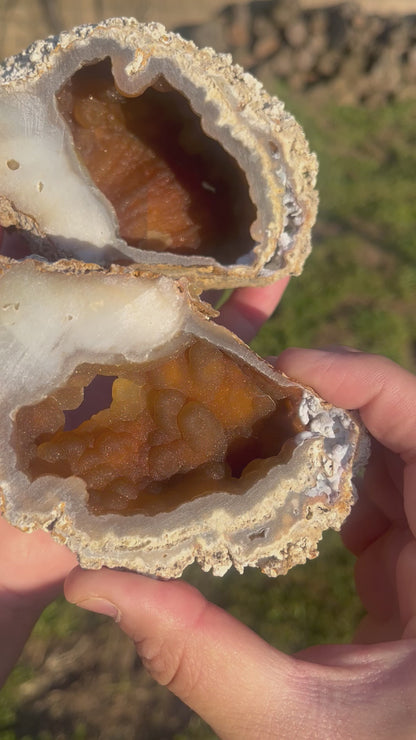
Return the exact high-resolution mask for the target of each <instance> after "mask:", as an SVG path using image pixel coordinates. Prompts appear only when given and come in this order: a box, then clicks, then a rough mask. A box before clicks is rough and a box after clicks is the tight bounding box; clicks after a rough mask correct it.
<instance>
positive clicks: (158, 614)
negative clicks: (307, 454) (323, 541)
mask: <svg viewBox="0 0 416 740" xmlns="http://www.w3.org/2000/svg"><path fill="white" fill-rule="evenodd" d="M277 365H278V366H279V368H280V369H281V370H283V371H284V372H286V373H287V374H288V375H291V376H292V377H295V378H297V379H299V380H301V381H302V382H303V383H305V384H308V385H311V386H312V387H314V388H315V390H317V391H318V392H319V393H320V394H321V395H323V396H324V397H325V398H326V399H328V400H329V401H330V402H332V403H334V404H336V405H339V406H343V407H346V408H357V409H359V410H360V414H361V417H362V419H363V421H364V423H365V425H366V426H367V427H368V429H369V430H370V432H371V433H372V435H373V436H374V438H375V442H374V450H373V454H372V457H371V462H370V464H369V466H368V469H367V473H366V475H365V478H364V481H363V485H362V490H361V491H360V497H359V500H358V502H357V504H356V505H355V507H354V509H353V512H352V515H351V517H350V518H349V520H348V521H347V523H346V525H345V528H344V539H345V542H346V544H347V546H348V547H350V548H351V549H352V550H353V551H354V552H355V553H356V554H357V555H358V560H357V573H356V576H357V589H358V593H359V595H360V597H361V598H362V600H363V603H364V606H365V608H366V610H367V612H368V616H367V617H366V619H365V620H364V622H363V624H362V625H361V626H360V628H359V631H358V635H357V639H358V640H359V642H361V643H364V644H353V645H338V646H334V645H324V646H316V647H311V648H308V649H307V650H305V651H302V652H301V653H298V654H297V655H295V656H293V657H289V656H286V655H284V654H282V653H280V652H279V651H277V650H275V649H274V648H272V647H270V646H269V645H267V644H266V643H265V642H264V641H263V640H262V639H260V637H258V636H257V635H255V634H254V633H253V632H252V631H251V630H249V629H248V628H247V627H245V626H243V625H242V624H240V623H239V622H238V621H237V620H235V619H234V618H233V617H231V616H230V615H228V614H227V613H226V612H224V611H222V610H221V609H219V608H217V607H216V606H214V605H213V604H210V603H208V602H207V601H205V599H204V598H203V597H202V595H201V594H200V593H199V592H198V591H197V590H196V589H194V588H193V587H191V586H189V585H188V584H186V583H183V582H180V581H177V582H174V581H170V582H161V581H156V580H151V579H148V578H146V577H144V576H140V575H135V574H131V573H120V572H115V571H110V570H106V569H103V570H101V571H81V570H80V569H75V570H74V571H72V573H71V574H70V576H69V577H68V579H67V581H66V586H65V593H66V597H67V599H68V600H69V601H71V602H73V603H77V604H78V605H80V606H82V607H84V608H86V609H90V610H92V611H96V612H99V613H104V614H108V615H110V616H112V617H113V618H114V619H115V621H116V622H117V623H118V624H119V625H120V627H121V629H122V630H124V631H125V632H126V633H127V634H128V635H129V636H130V637H131V638H132V639H133V641H134V643H135V645H136V648H137V651H138V653H139V655H140V656H141V658H142V661H143V663H144V665H145V666H146V667H147V669H148V670H149V672H150V673H151V674H152V676H153V677H154V678H155V679H156V680H157V681H159V683H161V684H164V685H166V686H167V687H168V688H170V689H171V690H172V691H173V692H174V693H175V694H177V695H178V696H179V697H180V698H181V699H182V700H183V701H184V702H186V703H187V704H188V705H189V706H190V707H192V708H193V709H194V710H195V711H196V712H197V713H198V714H199V715H200V716H202V717H203V718H204V719H205V720H206V721H207V722H208V723H209V724H210V725H211V726H212V727H213V729H214V730H215V732H216V733H217V734H218V735H219V737H221V738H228V739H230V740H234V739H237V738H242V737H243V738H244V739H245V740H254V739H255V740H257V739H258V738H262V740H264V739H266V740H267V738H275V737H279V738H281V740H285V739H286V740H289V739H290V740H291V739H292V738H293V737H301V738H303V739H304V740H308V739H309V738H310V739H311V740H312V738H313V739H315V738H340V739H341V740H344V739H345V740H346V739H347V738H351V739H354V740H367V738H368V740H370V738H371V739H372V738H377V740H384V738H385V739H386V740H387V739H388V740H390V739H391V738H392V737H398V738H400V739H401V740H403V739H405V738H409V740H410V738H414V736H415V726H416V702H415V700H414V696H415V689H416V639H415V638H416V503H415V496H414V491H415V490H416V421H415V420H416V378H415V377H414V376H412V375H411V374H410V373H408V372H406V371H405V370H403V369H401V368H400V367H398V366H397V365H395V364H394V363H392V362H390V361H389V360H386V359H384V358H381V357H377V356H371V355H365V354H361V353H355V352H349V351H346V350H344V351H339V352H321V351H306V350H288V351H286V352H284V353H283V354H282V355H281V356H280V358H279V360H278V362H277ZM394 640H395V641H394ZM365 643H373V644H365Z"/></svg>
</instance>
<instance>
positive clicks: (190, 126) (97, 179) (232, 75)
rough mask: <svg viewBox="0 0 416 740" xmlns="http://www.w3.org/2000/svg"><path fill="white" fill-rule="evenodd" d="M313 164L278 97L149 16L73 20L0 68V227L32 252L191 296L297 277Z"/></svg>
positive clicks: (305, 249)
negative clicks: (30, 240)
mask: <svg viewBox="0 0 416 740" xmlns="http://www.w3.org/2000/svg"><path fill="white" fill-rule="evenodd" d="M143 162H144V164H145V166H143ZM316 171H317V162H316V157H315V156H314V155H313V154H311V152H310V150H309V147H308V144H307V142H306V139H305V136H304V134H303V131H302V129H301V127H300V126H299V125H298V124H297V123H296V121H295V120H294V118H293V117H292V116H291V115H290V114H289V113H287V112H286V111H285V109H284V105H283V103H282V102H280V101H279V100H278V99H277V98H276V97H271V96H270V95H269V94H268V93H267V92H266V91H265V90H264V89H263V87H262V86H261V84H260V83H259V82H258V81H257V80H255V79H254V78H253V77H252V76H251V75H249V74H247V73H245V72H244V71H243V70H242V69H241V68H240V67H238V66H236V65H233V64H232V63H231V58H230V57H229V55H224V54H217V53H215V52H214V51H213V50H212V49H209V48H207V49H197V48H196V46H195V45H194V44H193V43H192V42H189V41H185V40H183V39H182V38H181V37H180V36H178V35H176V34H174V33H168V32H167V31H166V30H165V28H164V27H163V26H161V25H160V24H157V23H150V24H149V25H144V24H140V23H138V22H137V21H136V20H134V19H132V18H116V19H110V20H107V21H104V22H102V23H99V24H98V25H94V26H93V25H89V26H88V25H87V26H80V27H78V28H75V29H73V30H72V31H69V32H65V33H62V34H60V35H59V36H57V37H53V38H52V37H51V38H48V39H46V40H45V41H40V42H36V43H34V44H32V45H31V46H30V47H29V48H28V49H27V50H26V51H25V52H23V53H22V54H21V55H19V56H16V57H11V58H9V59H6V61H5V62H4V63H3V65H2V66H1V68H0V224H2V225H3V226H6V227H7V226H10V225H15V226H17V227H18V228H20V229H23V230H26V231H27V233H28V234H32V235H33V236H34V237H35V238H36V239H37V241H38V243H37V245H36V247H34V248H33V251H34V252H37V253H42V254H45V255H46V256H47V257H52V258H56V257H59V256H61V257H62V256H64V257H74V258H76V259H80V260H83V261H87V262H89V261H91V262H96V263H97V264H101V265H106V266H108V265H109V264H111V263H114V262H119V263H122V264H126V263H132V262H133V263H137V264H138V265H140V266H141V269H150V268H151V269H154V270H155V271H156V272H158V273H162V272H163V273H164V274H170V275H172V276H175V277H178V276H181V275H183V274H184V273H185V272H186V273H187V274H188V277H189V278H190V279H191V280H192V281H193V283H194V284H196V285H199V287H200V289H201V288H206V287H213V286H215V287H231V286H237V285H244V284H254V283H257V284H265V283H268V282H272V281H274V280H276V279H278V278H280V277H283V276H285V275H289V274H299V273H300V271H301V269H302V266H303V263H304V260H305V258H306V257H307V255H308V253H309V251H310V231H311V227H312V225H313V222H314V220H315V215H316V208H317V194H316V191H315V189H314V187H315V179H316ZM93 180H94V182H93ZM75 214H76V217H75Z"/></svg>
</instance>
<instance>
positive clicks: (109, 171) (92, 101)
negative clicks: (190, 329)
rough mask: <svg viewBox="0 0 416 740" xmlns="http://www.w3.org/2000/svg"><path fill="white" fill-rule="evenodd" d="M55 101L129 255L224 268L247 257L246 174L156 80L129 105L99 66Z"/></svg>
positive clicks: (251, 212) (106, 68) (105, 67)
mask: <svg viewBox="0 0 416 740" xmlns="http://www.w3.org/2000/svg"><path fill="white" fill-rule="evenodd" d="M57 101H58V107H59V110H60V112H61V113H62V115H63V116H64V118H65V119H66V121H67V123H68V124H69V126H70V129H71V132H72V136H73V139H74V144H75V148H76V151H77V152H78V155H79V157H80V159H81V161H82V162H83V163H84V165H85V166H86V167H87V169H88V171H89V173H90V175H91V177H92V179H93V181H94V183H95V184H96V186H97V187H98V188H99V189H100V190H101V192H102V193H103V194H104V195H105V196H106V198H107V199H108V200H109V201H110V202H111V204H112V206H113V208H114V210H115V212H116V216H117V219H118V224H119V231H120V236H121V237H122V238H123V239H124V240H125V241H126V242H127V243H128V244H129V245H130V246H133V247H140V248H142V249H152V250H156V251H167V252H176V253H179V254H198V255H204V256H214V257H216V258H217V259H219V260H220V261H221V262H224V263H227V261H234V259H235V257H236V256H238V255H239V254H244V253H246V252H248V251H250V249H251V248H252V246H253V241H252V239H251V237H250V232H249V229H250V224H251V223H252V222H253V221H254V220H255V216H256V209H255V207H254V205H253V204H252V202H251V200H250V198H249V194H248V185H247V181H246V178H245V176H244V174H243V173H242V171H241V170H240V168H239V167H238V165H237V164H236V162H235V160H234V159H233V158H232V157H231V156H230V155H229V154H227V153H226V152H225V151H224V149H223V148H222V147H221V146H220V145H219V144H218V142H216V141H214V140H213V139H212V138H210V137H208V136H207V135H206V134H205V133H204V132H203V130H202V128H201V123H200V119H199V117H198V116H197V115H196V114H195V113H194V112H193V111H192V109H191V107H190V105H189V103H188V101H187V100H186V98H185V97H184V96H183V95H181V94H180V93H178V92H177V91H176V90H174V89H173V88H172V87H171V86H170V85H168V83H167V82H166V81H165V80H163V78H158V80H156V81H155V82H154V84H153V86H152V87H149V88H147V89H146V90H145V91H144V92H142V93H141V94H140V95H139V96H137V97H129V98H127V97H125V96H123V95H122V94H121V92H119V91H118V90H117V88H116V86H115V84H114V80H113V77H112V74H111V67H110V64H109V61H108V60H106V61H103V62H100V63H98V64H95V65H90V66H87V67H84V68H82V69H81V70H80V71H79V72H77V73H76V74H75V75H74V76H73V77H72V78H71V79H70V80H69V82H68V83H66V85H65V86H64V88H63V89H62V90H61V91H60V92H59V93H58V96H57Z"/></svg>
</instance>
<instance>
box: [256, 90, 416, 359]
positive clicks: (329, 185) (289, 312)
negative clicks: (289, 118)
mask: <svg viewBox="0 0 416 740" xmlns="http://www.w3.org/2000/svg"><path fill="white" fill-rule="evenodd" d="M286 97H287V96H286ZM288 107H289V109H290V110H291V111H293V112H294V113H295V114H296V115H297V117H298V118H299V119H300V120H301V121H302V123H303V125H304V127H305V130H306V131H307V133H308V137H309V139H310V142H311V146H312V148H313V149H314V150H315V151H316V152H317V154H318V158H319V161H320V172H319V179H318V187H319V191H320V210H319V219H318V223H317V225H316V228H315V232H314V249H313V252H312V254H311V256H310V257H309V259H308V261H307V262H306V265H305V268H304V272H303V274H302V275H301V276H300V277H299V278H296V279H293V280H292V281H291V284H290V286H289V288H288V290H287V292H286V294H285V296H284V298H283V300H282V303H281V306H280V307H279V309H278V310H277V311H276V313H275V315H274V316H273V317H272V319H271V320H270V321H269V322H268V323H267V324H266V326H265V327H264V328H263V329H262V331H261V332H260V334H259V336H258V338H257V339H256V340H255V342H254V343H253V346H254V348H255V349H256V351H258V352H259V353H260V354H267V355H270V354H277V353H278V352H279V351H281V350H282V349H283V348H284V347H287V346H290V345H298V346H305V347H311V346H325V345H328V344H348V345H351V346H355V347H357V348H359V349H362V350H367V351H369V352H378V353H381V354H385V355H387V356H389V357H391V358H392V359H394V360H396V361H397V362H399V363H401V364H403V365H405V366H406V367H408V368H410V369H414V368H415V346H416V312H415V311H414V308H413V306H414V303H413V299H414V295H415V292H416V229H415V223H416V205H415V198H414V173H415V172H416V146H415V144H416V134H415V128H414V125H413V121H414V119H415V115H416V101H408V102H406V103H400V104H395V105H391V106H389V107H386V108H381V109H377V110H371V109H361V108H345V107H334V106H330V105H329V104H325V106H323V105H321V108H320V110H318V111H317V110H316V108H315V107H314V106H313V105H312V104H311V103H310V102H309V103H308V104H305V102H303V104H302V105H301V103H300V101H299V100H297V99H296V98H293V97H292V99H291V100H290V103H289V105H288Z"/></svg>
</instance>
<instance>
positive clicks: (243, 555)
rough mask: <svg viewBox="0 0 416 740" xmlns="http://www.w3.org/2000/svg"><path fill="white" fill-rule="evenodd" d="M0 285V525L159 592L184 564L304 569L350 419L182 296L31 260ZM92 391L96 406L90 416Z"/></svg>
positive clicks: (348, 463)
mask: <svg viewBox="0 0 416 740" xmlns="http://www.w3.org/2000/svg"><path fill="white" fill-rule="evenodd" d="M1 269H2V273H1V277H0V294H1V302H0V362H1V366H2V383H1V387H0V409H1V413H0V436H1V439H2V445H1V448H0V489H1V508H2V510H3V512H4V516H5V517H6V518H7V519H8V521H9V522H11V523H12V524H13V525H15V526H17V527H19V528H20V529H22V530H25V531H32V530H34V529H37V528H43V529H45V530H48V531H50V532H51V534H52V536H53V537H54V538H55V539H56V540H57V541H58V542H61V543H65V544H66V545H68V546H69V547H70V548H71V549H72V550H73V551H74V552H75V553H76V554H77V556H78V558H79V561H80V563H81V565H83V566H85V567H91V568H98V567H100V566H102V565H106V566H109V567H124V568H128V569H130V570H136V571H139V572H142V573H148V574H153V575H158V576H162V577H178V576H180V575H181V573H182V571H183V570H184V568H185V567H186V566H187V565H188V564H190V563H192V562H193V561H194V560H196V561H197V562H198V563H199V564H200V566H201V567H202V568H203V570H209V569H212V571H213V573H214V574H217V575H221V574H223V573H225V572H226V571H227V570H228V568H229V567H230V566H231V565H234V566H235V568H236V569H237V570H238V571H240V572H242V571H243V570H244V568H245V567H246V566H257V567H259V568H260V569H261V570H262V571H263V572H265V573H267V574H268V575H272V576H275V575H278V574H283V573H285V572H286V571H287V570H288V569H289V568H290V567H292V566H293V565H295V564H298V563H303V562H304V561H305V560H306V559H307V558H311V557H315V556H316V555H317V542H318V541H319V540H320V538H321V535H322V532H323V530H325V529H326V528H328V527H333V528H335V529H338V528H339V526H340V525H341V523H342V522H343V520H344V519H345V517H346V515H347V514H348V512H349V510H350V507H351V505H352V502H353V498H354V493H353V484H352V477H353V475H354V473H355V472H356V471H357V467H358V466H360V465H361V464H362V462H363V460H364V458H365V454H366V444H367V443H366V438H365V435H364V434H363V432H362V429H361V426H360V424H359V422H358V421H357V420H356V419H355V417H354V416H353V415H351V414H350V413H348V412H346V411H343V410H341V409H338V408H334V407H332V406H331V405H329V404H327V403H326V402H324V401H322V400H321V399H320V398H318V397H317V396H316V394H315V393H314V392H313V391H311V390H310V389H308V388H303V387H301V386H300V385H299V384H297V383H295V382H293V381H291V380H289V379H288V378H287V377H286V376H284V375H282V374H280V373H277V372H276V371H275V370H274V369H273V368H272V367H271V366H270V365H269V364H268V363H267V362H265V361H264V360H262V359H260V358H259V357H258V356H257V355H255V354H254V353H253V352H252V351H251V350H250V349H249V348H248V347H247V346H246V345H244V344H243V343H242V342H241V341H240V340H239V339H238V338H237V337H236V336H235V335H233V334H232V333H231V332H229V331H227V330H226V329H224V328H222V327H220V326H218V325H217V324H216V323H215V322H213V321H210V320H208V315H207V313H206V309H207V307H206V306H205V304H202V303H200V302H199V301H195V299H194V298H192V296H191V295H190V294H189V292H188V290H187V287H186V284H185V283H184V282H183V281H173V280H171V279H170V278H167V277H166V276H161V277H157V276H155V275H154V274H152V273H148V274H141V275H138V274H137V272H135V271H134V270H133V269H132V268H122V267H119V266H113V267H112V268H111V269H108V270H104V269H102V268H100V267H98V266H96V265H84V266H83V265H81V263H79V262H76V261H72V262H71V261H60V262H57V263H55V264H54V265H51V264H48V263H46V262H42V261H40V260H37V259H35V258H29V259H26V260H23V261H20V262H16V261H13V260H8V259H6V258H2V259H1ZM39 296H41V298H42V300H39ZM97 378H98V382H104V381H105V382H106V383H108V382H109V383H110V384H111V392H112V400H111V398H107V399H105V398H100V399H99V400H100V405H98V406H97V405H96V406H95V407H94V408H91V405H89V404H91V398H89V390H91V388H92V386H93V384H94V383H97ZM103 379H104V380H103ZM84 388H86V390H85V393H84ZM101 392H102V391H101ZM107 392H108V391H107ZM97 398H98V391H97V390H96V392H95V402H96V399H97ZM110 406H111V407H110ZM77 407H78V410H76V409H77Z"/></svg>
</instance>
